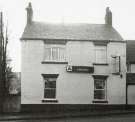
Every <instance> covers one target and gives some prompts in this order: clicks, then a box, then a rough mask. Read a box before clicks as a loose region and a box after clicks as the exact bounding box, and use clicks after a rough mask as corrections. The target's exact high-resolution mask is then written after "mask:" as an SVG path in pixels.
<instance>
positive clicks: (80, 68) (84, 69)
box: [66, 65, 94, 73]
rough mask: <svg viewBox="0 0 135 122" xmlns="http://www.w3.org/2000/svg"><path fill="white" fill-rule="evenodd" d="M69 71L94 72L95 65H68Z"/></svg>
mask: <svg viewBox="0 0 135 122" xmlns="http://www.w3.org/2000/svg"><path fill="white" fill-rule="evenodd" d="M66 70H67V72H82V73H93V72H94V67H89V66H70V65H68V66H67V67H66Z"/></svg>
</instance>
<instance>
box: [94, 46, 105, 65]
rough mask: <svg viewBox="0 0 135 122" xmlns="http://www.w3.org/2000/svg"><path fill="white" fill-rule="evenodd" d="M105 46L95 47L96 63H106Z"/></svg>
mask: <svg viewBox="0 0 135 122" xmlns="http://www.w3.org/2000/svg"><path fill="white" fill-rule="evenodd" d="M106 60H107V57H106V46H96V63H106Z"/></svg>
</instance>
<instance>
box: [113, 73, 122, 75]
mask: <svg viewBox="0 0 135 122" xmlns="http://www.w3.org/2000/svg"><path fill="white" fill-rule="evenodd" d="M112 74H113V75H120V72H115V73H112Z"/></svg>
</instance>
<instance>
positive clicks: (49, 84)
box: [45, 81, 56, 88]
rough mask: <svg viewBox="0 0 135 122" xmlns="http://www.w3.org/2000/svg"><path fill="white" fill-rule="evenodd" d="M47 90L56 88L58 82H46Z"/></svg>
mask: <svg viewBox="0 0 135 122" xmlns="http://www.w3.org/2000/svg"><path fill="white" fill-rule="evenodd" d="M45 88H56V82H55V81H53V82H49V81H46V82H45Z"/></svg>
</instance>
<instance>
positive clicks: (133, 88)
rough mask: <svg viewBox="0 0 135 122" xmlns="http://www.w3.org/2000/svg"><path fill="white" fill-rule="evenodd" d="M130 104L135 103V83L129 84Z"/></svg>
mask: <svg viewBox="0 0 135 122" xmlns="http://www.w3.org/2000/svg"><path fill="white" fill-rule="evenodd" d="M128 104H135V85H128Z"/></svg>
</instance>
